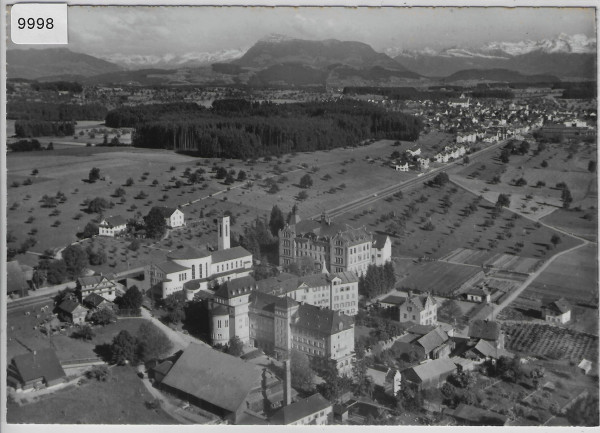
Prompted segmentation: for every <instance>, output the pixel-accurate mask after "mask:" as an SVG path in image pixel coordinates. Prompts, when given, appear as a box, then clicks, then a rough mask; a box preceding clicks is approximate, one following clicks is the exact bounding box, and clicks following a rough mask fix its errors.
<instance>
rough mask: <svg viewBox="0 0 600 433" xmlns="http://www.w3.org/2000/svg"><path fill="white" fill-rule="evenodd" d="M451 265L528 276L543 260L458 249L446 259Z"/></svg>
mask: <svg viewBox="0 0 600 433" xmlns="http://www.w3.org/2000/svg"><path fill="white" fill-rule="evenodd" d="M444 259H445V260H446V261H448V262H450V263H457V264H466V265H475V266H491V267H493V268H496V269H502V270H505V271H510V272H518V273H522V274H528V273H531V272H533V271H534V270H536V269H537V268H538V267H539V266H540V265H541V260H537V259H534V258H531V257H520V256H515V255H513V254H494V253H493V252H490V251H481V250H472V249H469V248H457V249H456V250H454V251H453V252H451V253H450V254H449V255H448V256H446V257H445V258H444Z"/></svg>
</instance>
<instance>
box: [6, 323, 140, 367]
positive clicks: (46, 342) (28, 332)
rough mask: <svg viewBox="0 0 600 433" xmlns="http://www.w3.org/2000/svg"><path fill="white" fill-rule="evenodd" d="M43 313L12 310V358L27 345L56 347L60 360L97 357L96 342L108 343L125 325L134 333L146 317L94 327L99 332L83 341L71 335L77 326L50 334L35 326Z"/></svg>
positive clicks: (9, 346) (9, 339)
mask: <svg viewBox="0 0 600 433" xmlns="http://www.w3.org/2000/svg"><path fill="white" fill-rule="evenodd" d="M43 319H44V317H40V318H39V319H38V318H37V317H36V313H32V314H31V315H29V316H25V315H24V312H23V311H19V312H18V313H9V314H8V320H7V336H6V340H7V341H6V359H7V360H8V361H10V360H11V359H12V358H13V357H14V356H15V355H20V354H22V353H27V351H28V350H27V348H30V349H32V350H33V349H41V348H44V347H51V348H53V349H54V350H55V351H56V354H57V355H58V358H59V359H60V360H61V361H68V360H72V359H82V358H94V357H97V356H98V355H97V354H96V353H95V352H94V348H95V347H96V345H99V344H103V343H109V342H110V341H111V340H112V339H113V337H114V336H115V335H117V334H118V333H119V331H121V330H123V329H126V330H127V331H129V332H130V333H131V334H132V335H135V333H136V332H137V330H138V328H139V327H140V325H141V324H142V323H144V322H145V320H144V319H119V320H118V321H117V322H116V323H112V324H110V325H106V326H103V327H102V326H95V327H93V329H94V332H95V334H96V336H95V337H94V338H93V339H92V340H90V341H83V340H80V339H75V338H72V337H70V334H71V332H73V330H75V329H76V328H75V327H73V328H71V329H70V330H66V331H65V332H64V334H58V335H53V336H51V337H47V336H46V335H44V334H42V332H41V331H40V330H39V329H34V326H36V325H37V324H39V323H41V321H42V320H43Z"/></svg>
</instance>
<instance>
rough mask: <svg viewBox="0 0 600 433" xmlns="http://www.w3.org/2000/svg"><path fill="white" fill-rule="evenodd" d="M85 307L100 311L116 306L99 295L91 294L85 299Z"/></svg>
mask: <svg viewBox="0 0 600 433" xmlns="http://www.w3.org/2000/svg"><path fill="white" fill-rule="evenodd" d="M83 305H84V306H85V307H87V308H89V309H90V310H100V309H102V308H111V309H112V308H113V306H114V304H113V303H112V302H110V301H107V300H106V299H104V298H103V297H102V296H100V295H99V294H97V293H90V294H89V295H87V296H86V297H85V298H84V299H83Z"/></svg>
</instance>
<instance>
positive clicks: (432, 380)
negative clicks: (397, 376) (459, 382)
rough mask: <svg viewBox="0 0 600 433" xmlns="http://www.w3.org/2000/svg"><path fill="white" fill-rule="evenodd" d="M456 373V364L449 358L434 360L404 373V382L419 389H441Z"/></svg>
mask: <svg viewBox="0 0 600 433" xmlns="http://www.w3.org/2000/svg"><path fill="white" fill-rule="evenodd" d="M455 371H456V364H454V362H452V361H451V360H449V359H447V358H440V359H434V360H431V361H427V362H425V363H423V364H420V365H417V366H415V367H411V368H408V369H406V370H404V371H403V372H402V380H403V382H406V383H409V384H411V385H414V386H416V387H417V388H418V389H428V388H439V387H440V386H441V385H442V384H443V383H444V382H445V381H446V378H447V377H448V376H450V375H451V374H452V373H454V372H455Z"/></svg>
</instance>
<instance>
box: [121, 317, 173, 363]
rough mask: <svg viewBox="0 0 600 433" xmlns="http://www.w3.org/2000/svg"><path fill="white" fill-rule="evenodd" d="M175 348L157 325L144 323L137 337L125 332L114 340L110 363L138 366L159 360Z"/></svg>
mask: <svg viewBox="0 0 600 433" xmlns="http://www.w3.org/2000/svg"><path fill="white" fill-rule="evenodd" d="M172 348H173V343H171V340H169V338H168V337H167V336H166V335H165V334H164V333H163V332H162V331H161V330H160V329H158V328H157V327H156V326H155V325H153V324H152V323H149V322H144V323H142V325H140V327H139V329H138V332H137V333H136V335H135V336H133V335H131V334H130V333H129V331H127V330H123V331H121V332H119V333H118V334H117V335H116V336H115V338H113V340H112V343H111V345H110V361H111V362H112V363H113V364H117V365H124V364H126V363H127V362H130V363H132V364H137V363H138V362H146V361H149V360H151V359H156V358H159V357H160V356H161V355H164V354H166V353H168V352H169V351H170V350H171V349H172Z"/></svg>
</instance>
